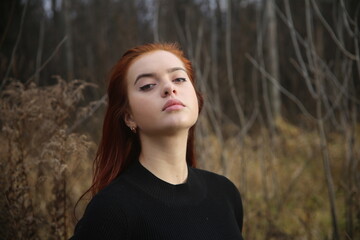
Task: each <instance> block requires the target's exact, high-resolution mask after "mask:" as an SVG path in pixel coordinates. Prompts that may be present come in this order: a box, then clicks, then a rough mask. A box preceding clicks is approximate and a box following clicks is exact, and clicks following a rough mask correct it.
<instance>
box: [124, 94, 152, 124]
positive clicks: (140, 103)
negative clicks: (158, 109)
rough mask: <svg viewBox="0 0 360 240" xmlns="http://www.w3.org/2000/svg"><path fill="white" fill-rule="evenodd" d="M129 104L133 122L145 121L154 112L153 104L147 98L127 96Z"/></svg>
mask: <svg viewBox="0 0 360 240" xmlns="http://www.w3.org/2000/svg"><path fill="white" fill-rule="evenodd" d="M129 105H130V110H131V113H132V116H133V118H134V120H135V122H137V123H140V122H143V121H144V120H145V121H146V120H147V119H149V118H150V117H151V114H152V113H153V112H154V109H153V108H154V104H153V103H151V101H149V99H144V98H142V97H139V96H131V97H130V98H129Z"/></svg>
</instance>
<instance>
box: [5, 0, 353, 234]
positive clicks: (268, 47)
mask: <svg viewBox="0 0 360 240" xmlns="http://www.w3.org/2000/svg"><path fill="white" fill-rule="evenodd" d="M359 11H360V2H359V1H358V0H301V1H295V0H172V1H166V0H133V1H131V0H2V1H1V2H0V34H1V35H0V81H1V82H0V129H1V133H0V172H1V174H0V190H1V197H0V209H1V214H0V239H9V240H10V239H67V238H68V237H69V236H71V234H72V232H73V227H74V223H75V222H76V220H75V219H74V217H73V210H74V205H75V202H76V201H77V200H78V198H79V197H80V195H81V194H82V193H83V192H84V191H85V190H86V189H87V188H88V187H89V185H90V182H91V176H92V175H91V174H92V160H93V158H94V154H95V151H96V144H97V142H98V141H99V138H100V135H101V124H102V118H103V114H104V109H105V106H106V95H105V89H106V79H107V76H108V73H109V71H110V69H111V67H112V66H113V65H114V63H115V62H116V61H117V60H118V59H119V58H120V56H121V55H122V54H123V53H124V51H125V50H126V49H128V48H130V47H133V46H135V45H137V44H142V43H147V42H153V41H177V42H179V43H180V45H181V46H182V48H183V50H184V51H185V53H186V55H187V56H188V57H189V58H190V59H191V61H192V62H193V64H194V67H195V69H196V78H197V83H198V85H199V88H200V89H201V91H202V92H203V94H204V97H205V107H204V109H203V112H202V114H201V117H200V119H199V122H198V129H197V145H198V152H199V154H198V162H199V167H200V168H204V169H208V170H212V171H215V172H218V173H221V174H224V175H226V176H228V177H229V178H230V179H231V180H232V181H234V182H235V183H236V185H237V186H238V187H239V189H240V191H241V194H242V197H243V203H244V209H245V216H244V221H245V222H244V230H243V234H244V237H245V239H251V240H257V239H282V240H287V239H289V240H290V239H307V240H311V239H324V240H325V239H334V240H337V239H353V240H355V239H360V192H359V190H360V171H359V170H360V166H359V161H360V144H359V137H360V125H359V110H360V107H359V104H360V98H359V96H360V95H359V93H360V80H359V79H360V78H359V76H360V53H359ZM84 205H86V201H82V202H81V203H80V205H79V207H78V208H77V210H76V216H77V217H78V218H79V217H81V214H82V211H83V207H84Z"/></svg>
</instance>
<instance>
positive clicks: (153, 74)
mask: <svg viewBox="0 0 360 240" xmlns="http://www.w3.org/2000/svg"><path fill="white" fill-rule="evenodd" d="M179 70H181V71H184V72H186V70H185V69H184V68H182V67H173V68H169V69H167V70H166V72H167V73H172V72H175V71H179ZM144 77H150V78H156V74H155V73H142V74H140V75H138V76H137V77H136V80H135V83H134V85H135V84H136V83H137V82H138V81H139V79H140V78H144Z"/></svg>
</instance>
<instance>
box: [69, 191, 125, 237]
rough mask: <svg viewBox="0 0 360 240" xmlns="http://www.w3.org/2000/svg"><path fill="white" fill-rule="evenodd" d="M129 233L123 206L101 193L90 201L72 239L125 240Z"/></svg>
mask: <svg viewBox="0 0 360 240" xmlns="http://www.w3.org/2000/svg"><path fill="white" fill-rule="evenodd" d="M127 234H128V222H127V218H126V215H125V213H124V212H123V210H122V209H121V207H119V206H118V204H115V203H114V199H112V198H109V197H106V196H102V195H100V196H95V197H94V198H93V199H92V200H91V201H90V203H89V205H88V206H87V208H86V210H85V213H84V216H83V217H82V219H80V221H79V222H78V223H77V225H76V227H75V232H74V235H73V236H72V237H71V238H70V240H85V239H86V240H98V239H99V240H100V239H101V240H115V239H121V240H124V239H128V236H127Z"/></svg>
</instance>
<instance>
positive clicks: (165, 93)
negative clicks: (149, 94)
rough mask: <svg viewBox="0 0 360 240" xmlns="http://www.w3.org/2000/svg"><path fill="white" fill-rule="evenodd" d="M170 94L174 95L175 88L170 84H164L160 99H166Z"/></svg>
mask: <svg viewBox="0 0 360 240" xmlns="http://www.w3.org/2000/svg"><path fill="white" fill-rule="evenodd" d="M172 94H176V89H175V86H174V85H173V84H172V83H166V84H165V85H164V88H163V89H162V94H161V96H162V97H167V96H170V95H172Z"/></svg>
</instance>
